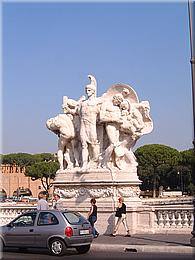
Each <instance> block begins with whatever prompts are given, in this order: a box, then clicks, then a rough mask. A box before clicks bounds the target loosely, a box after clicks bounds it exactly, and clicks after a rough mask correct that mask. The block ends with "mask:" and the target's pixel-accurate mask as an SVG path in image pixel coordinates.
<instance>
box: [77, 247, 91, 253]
mask: <svg viewBox="0 0 195 260" xmlns="http://www.w3.org/2000/svg"><path fill="white" fill-rule="evenodd" d="M89 249H90V245H84V246H77V247H76V250H77V252H78V253H79V254H85V253H87V252H88V251H89Z"/></svg>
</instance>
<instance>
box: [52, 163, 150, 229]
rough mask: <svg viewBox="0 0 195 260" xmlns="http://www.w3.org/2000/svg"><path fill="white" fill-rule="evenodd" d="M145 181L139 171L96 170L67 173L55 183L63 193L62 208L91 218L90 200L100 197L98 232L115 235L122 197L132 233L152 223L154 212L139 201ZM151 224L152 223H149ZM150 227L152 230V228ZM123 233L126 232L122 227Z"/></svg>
mask: <svg viewBox="0 0 195 260" xmlns="http://www.w3.org/2000/svg"><path fill="white" fill-rule="evenodd" d="M140 184H141V181H140V180H139V179H138V177H137V174H136V171H133V170H132V171H131V172H122V171H112V172H111V171H109V170H108V169H95V170H94V169H93V170H90V171H89V172H85V173H81V171H80V170H79V168H78V171H76V170H75V169H74V171H68V170H66V171H63V172H61V173H58V174H57V177H56V179H55V181H54V182H53V185H54V191H56V192H58V193H60V194H61V198H62V199H61V205H62V206H63V207H64V208H67V209H70V210H76V211H79V212H80V213H82V214H83V215H84V216H87V212H88V211H89V209H90V206H91V205H90V199H91V198H92V197H95V198H96V201H97V202H96V205H97V207H98V221H97V223H96V226H97V229H98V231H99V232H100V233H102V234H109V233H112V231H113V227H114V224H115V208H116V206H117V203H118V198H119V197H120V196H122V197H123V198H124V202H125V204H126V206H127V219H128V222H129V229H130V231H131V233H136V232H137V230H138V229H140V230H142V231H143V229H144V228H147V225H150V224H149V223H151V214H150V209H148V208H147V209H146V208H145V207H143V206H142V202H141V199H140V198H139V194H140V188H139V185H140ZM147 223H148V224H147ZM148 228H150V227H149V226H148ZM119 232H122V233H125V230H124V227H123V226H122V225H121V227H120V229H119Z"/></svg>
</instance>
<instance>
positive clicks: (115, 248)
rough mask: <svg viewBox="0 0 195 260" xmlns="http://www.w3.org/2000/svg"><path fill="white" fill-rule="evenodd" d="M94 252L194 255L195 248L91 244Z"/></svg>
mask: <svg viewBox="0 0 195 260" xmlns="http://www.w3.org/2000/svg"><path fill="white" fill-rule="evenodd" d="M91 249H92V250H94V251H100V250H101V251H112V252H114V251H121V252H131V253H133V252H134V253H141V252H142V253H143V252H145V253H178V254H195V248H194V247H191V246H159V245H117V244H114V245H113V244H110V245H108V244H100V243H97V244H92V245H91Z"/></svg>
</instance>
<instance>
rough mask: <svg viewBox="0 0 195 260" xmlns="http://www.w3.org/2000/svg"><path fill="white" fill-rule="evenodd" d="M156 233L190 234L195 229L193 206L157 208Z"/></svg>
mask: <svg viewBox="0 0 195 260" xmlns="http://www.w3.org/2000/svg"><path fill="white" fill-rule="evenodd" d="M154 221H155V223H154V229H155V232H177V231H179V232H189V231H190V230H191V231H192V229H193V222H194V215H193V205H180V206H178V205H172V206H170V205H169V206H160V207H159V206H158V207H155V220H154Z"/></svg>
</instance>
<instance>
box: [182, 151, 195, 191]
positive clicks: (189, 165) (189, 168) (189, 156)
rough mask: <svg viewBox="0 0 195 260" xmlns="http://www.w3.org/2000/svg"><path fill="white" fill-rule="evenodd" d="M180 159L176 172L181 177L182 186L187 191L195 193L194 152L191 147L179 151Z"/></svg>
mask: <svg viewBox="0 0 195 260" xmlns="http://www.w3.org/2000/svg"><path fill="white" fill-rule="evenodd" d="M180 154H181V157H182V160H181V164H180V166H179V167H178V172H180V173H181V177H182V178H183V180H182V182H183V184H184V188H187V191H188V193H190V194H193V195H194V194H195V154H194V150H193V149H188V150H185V151H181V152H180Z"/></svg>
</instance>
